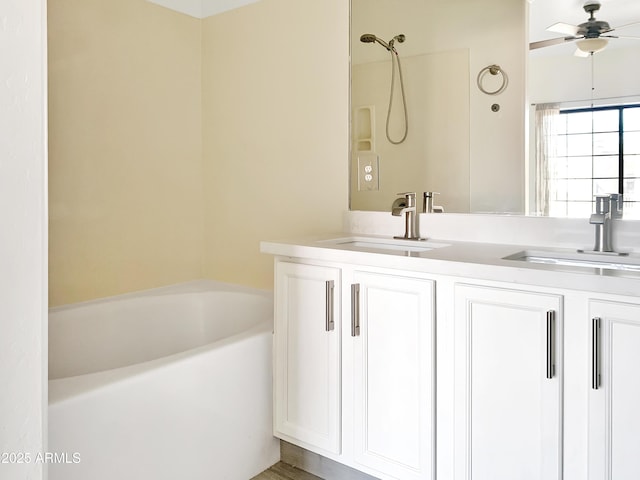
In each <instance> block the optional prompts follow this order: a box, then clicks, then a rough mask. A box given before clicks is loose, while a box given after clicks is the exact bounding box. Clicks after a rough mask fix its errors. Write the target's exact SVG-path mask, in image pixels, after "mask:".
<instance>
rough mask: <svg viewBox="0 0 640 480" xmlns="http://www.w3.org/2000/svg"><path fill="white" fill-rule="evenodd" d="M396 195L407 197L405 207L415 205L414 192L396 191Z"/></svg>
mask: <svg viewBox="0 0 640 480" xmlns="http://www.w3.org/2000/svg"><path fill="white" fill-rule="evenodd" d="M396 195H404V197H405V198H406V199H407V207H415V206H416V192H404V193H396Z"/></svg>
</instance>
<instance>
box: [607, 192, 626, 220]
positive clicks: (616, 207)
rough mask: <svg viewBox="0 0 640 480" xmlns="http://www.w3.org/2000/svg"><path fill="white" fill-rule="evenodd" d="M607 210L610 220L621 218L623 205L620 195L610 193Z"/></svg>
mask: <svg viewBox="0 0 640 480" xmlns="http://www.w3.org/2000/svg"><path fill="white" fill-rule="evenodd" d="M609 197H611V201H610V206H609V210H610V211H611V218H622V210H623V205H624V200H623V195H622V193H612V194H611V195H609Z"/></svg>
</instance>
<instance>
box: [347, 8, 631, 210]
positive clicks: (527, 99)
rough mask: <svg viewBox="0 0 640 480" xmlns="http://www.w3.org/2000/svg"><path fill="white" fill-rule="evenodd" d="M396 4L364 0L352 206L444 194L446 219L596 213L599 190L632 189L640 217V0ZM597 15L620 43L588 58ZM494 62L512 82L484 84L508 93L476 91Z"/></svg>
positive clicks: (358, 14) (358, 26) (355, 69)
mask: <svg viewBox="0 0 640 480" xmlns="http://www.w3.org/2000/svg"><path fill="white" fill-rule="evenodd" d="M396 3H397V2H392V1H391V0H376V1H371V0H352V39H351V42H352V111H351V115H352V140H353V141H352V146H351V185H350V191H351V208H352V209H354V210H377V211H390V207H391V204H392V203H393V200H394V199H395V198H396V197H397V195H396V194H397V193H401V192H406V191H415V192H416V193H417V196H418V198H419V199H420V198H422V192H426V191H432V192H439V193H440V195H437V196H436V197H435V200H434V204H436V205H439V206H440V205H441V206H442V207H443V209H444V211H445V212H454V213H466V212H472V213H501V214H502V213H508V214H531V215H551V216H574V217H588V216H589V214H590V213H591V211H592V208H593V198H594V195H598V194H604V193H624V200H625V202H624V217H625V218H640V212H639V211H638V208H637V205H638V201H639V200H640V183H639V184H638V188H636V183H637V182H638V180H637V178H638V177H639V176H640V175H639V172H640V167H639V166H638V164H639V162H640V160H638V159H640V149H638V148H637V145H638V144H640V139H639V138H640V128H637V127H636V126H634V125H635V122H636V120H635V119H636V116H637V115H640V109H637V108H636V106H637V105H639V104H640V84H638V83H637V81H634V79H637V78H638V75H637V73H636V72H634V71H633V69H634V68H636V67H635V65H636V64H637V61H635V60H631V59H632V58H633V59H637V58H638V53H639V49H640V40H636V39H627V38H624V39H623V38H621V37H622V36H625V37H634V36H636V35H637V36H640V35H638V33H640V32H639V30H638V28H640V24H635V23H632V21H633V20H640V4H638V5H634V3H635V4H637V3H638V2H634V1H630V0H616V1H615V2H613V1H603V2H602V6H601V8H600V9H599V10H597V11H595V12H587V11H585V9H584V8H583V5H582V4H581V2H576V1H558V0H535V1H534V2H532V3H531V4H530V5H529V3H528V2H526V1H524V0H523V1H522V2H512V1H509V0H490V1H488V2H481V3H482V5H481V6H479V5H476V4H477V3H478V2H472V1H471V0H453V1H450V2H435V1H433V0H407V1H405V2H403V8H402V9H401V11H398V10H400V9H398V8H397V5H396ZM438 3H439V4H438ZM443 3H445V5H442V4H443ZM590 3H593V2H590ZM614 7H616V8H614ZM591 13H593V14H594V15H595V18H596V21H598V22H599V21H601V20H600V19H601V18H602V21H603V22H604V21H606V22H608V23H609V25H610V27H611V28H615V29H616V31H615V34H616V36H617V37H618V38H607V42H606V43H607V45H606V48H604V49H603V50H601V51H597V52H595V53H594V54H593V55H592V54H590V53H589V52H587V55H586V56H582V57H578V56H575V55H574V53H575V51H576V46H577V43H578V42H580V41H584V40H586V38H585V34H584V32H579V31H578V30H577V29H578V28H579V27H580V26H583V27H584V25H583V24H587V23H588V22H589V18H590V16H591ZM527 16H528V18H529V21H530V25H525V20H524V19H525V18H527ZM425 19H426V20H425ZM555 24H562V25H561V26H558V25H556V28H555V31H550V30H547V28H548V27H550V26H552V25H555ZM562 26H564V27H565V28H574V29H575V33H573V34H572V36H573V37H574V38H573V39H572V40H571V41H566V40H564V39H565V38H566V37H568V36H569V34H568V33H558V31H557V30H558V28H561V27H562ZM623 33H624V35H622V34H623ZM400 35H403V37H404V38H403V40H404V41H402V42H400V41H399V36H400ZM600 35H605V33H602V34H600ZM363 36H364V38H362V37H363ZM560 37H562V38H563V41H562V42H560V41H559V40H557V39H558V38H560ZM599 40H603V39H599ZM536 42H538V43H542V42H546V44H545V45H544V46H540V47H539V48H535V49H532V50H531V51H529V48H528V46H529V45H528V44H529V43H531V44H532V45H533V44H534V43H536ZM554 42H555V43H554ZM583 43H584V42H583ZM580 45H581V46H582V45H583V44H580ZM389 46H392V48H391V49H390V48H388V47H389ZM584 48H585V49H589V48H591V49H593V48H595V47H594V46H593V45H587V46H584ZM582 53H583V54H584V52H582ZM396 64H397V65H396ZM491 65H499V66H500V67H501V68H502V69H503V71H504V72H505V74H508V86H507V87H506V88H505V90H504V91H502V92H500V93H498V94H495V95H488V94H486V93H483V92H482V91H481V89H480V87H484V88H483V90H486V91H488V92H493V91H495V90H499V89H500V86H501V82H502V81H503V79H502V78H501V77H500V75H495V76H494V75H491V74H485V75H484V76H483V77H482V84H478V80H479V78H478V76H479V73H480V72H481V71H482V70H483V69H484V68H486V67H488V66H491ZM527 69H528V78H526V77H525V73H526V72H527ZM400 71H401V72H402V74H400ZM401 76H402V81H401V80H400V77H401ZM525 86H526V88H525ZM403 90H404V92H403ZM403 93H404V98H405V99H406V114H405V111H404V109H403ZM621 107H624V108H621ZM636 112H637V113H636ZM405 115H406V116H405ZM616 119H617V125H616V124H615V123H616V122H615V120H616ZM621 120H622V123H621V122H620V121H621ZM405 129H406V138H405V139H404V140H403V141H402V142H398V143H397V144H394V143H392V142H391V141H390V140H389V139H391V140H393V141H396V142H397V141H398V140H400V139H401V138H402V137H403V136H404V135H405ZM387 133H388V135H387ZM527 139H528V141H527ZM616 139H618V141H616ZM525 145H528V148H525ZM621 145H624V150H621V149H620V148H619V147H620V146H621ZM419 207H420V205H419Z"/></svg>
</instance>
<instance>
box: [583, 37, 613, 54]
mask: <svg viewBox="0 0 640 480" xmlns="http://www.w3.org/2000/svg"><path fill="white" fill-rule="evenodd" d="M608 44H609V40H607V39H606V38H584V39H582V40H578V41H577V42H576V47H578V49H579V50H581V51H583V52H585V53H597V52H600V51H602V50H604V49H605V48H606V47H607V45H608Z"/></svg>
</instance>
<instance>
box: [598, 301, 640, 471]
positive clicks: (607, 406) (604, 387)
mask: <svg viewBox="0 0 640 480" xmlns="http://www.w3.org/2000/svg"><path fill="white" fill-rule="evenodd" d="M630 300H632V299H630ZM635 301H636V303H621V302H613V301H603V300H595V299H592V300H591V301H590V302H589V317H590V318H589V326H590V329H591V332H590V336H589V340H590V342H589V343H590V357H591V358H590V363H591V371H590V379H589V380H590V382H589V383H590V386H589V395H588V397H589V422H588V428H589V432H588V439H589V447H588V448H589V465H588V467H589V479H590V480H593V479H598V480H637V479H638V478H640V303H637V302H638V299H637V298H636V299H635Z"/></svg>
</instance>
